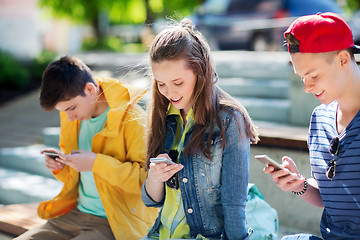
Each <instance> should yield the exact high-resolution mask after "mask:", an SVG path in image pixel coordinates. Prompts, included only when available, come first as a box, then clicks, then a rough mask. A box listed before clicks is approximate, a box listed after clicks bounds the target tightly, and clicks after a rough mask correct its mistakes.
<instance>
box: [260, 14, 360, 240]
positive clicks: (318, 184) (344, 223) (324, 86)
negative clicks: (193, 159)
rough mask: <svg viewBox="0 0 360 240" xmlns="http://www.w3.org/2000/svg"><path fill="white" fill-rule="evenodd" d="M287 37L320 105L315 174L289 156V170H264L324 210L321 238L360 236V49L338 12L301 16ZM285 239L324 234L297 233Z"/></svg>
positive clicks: (313, 148) (313, 149) (313, 146)
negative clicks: (357, 57) (307, 175)
mask: <svg viewBox="0 0 360 240" xmlns="http://www.w3.org/2000/svg"><path fill="white" fill-rule="evenodd" d="M284 37H285V39H286V42H287V46H288V50H289V52H290V55H291V61H292V64H293V67H294V71H295V73H296V74H297V75H299V76H300V77H301V78H302V80H303V82H304V91H305V92H307V93H312V94H314V95H315V97H316V98H318V99H319V100H320V101H321V103H322V105H320V106H318V107H316V108H315V109H314V112H313V114H312V117H311V121H310V128H309V138H308V147H309V152H310V163H311V171H312V177H313V178H311V179H306V178H304V177H302V176H301V175H300V174H299V173H298V171H297V168H296V165H295V163H294V161H293V160H292V159H291V158H289V157H286V156H285V157H283V159H282V161H283V166H284V167H285V168H286V170H279V171H274V168H273V167H270V166H268V167H265V168H264V172H265V173H268V174H271V178H272V180H273V181H274V182H275V183H276V185H277V186H278V187H279V188H281V189H282V190H283V191H292V193H293V194H295V195H298V196H300V197H301V198H302V199H304V200H305V201H306V202H308V203H310V204H312V205H315V206H318V207H322V208H324V211H323V215H322V218H321V224H320V230H321V234H322V237H323V239H360V111H359V110H360V71H359V68H358V66H357V64H356V61H355V58H354V55H353V54H354V53H359V52H360V48H359V47H358V46H355V45H354V42H353V39H352V34H351V29H350V27H349V26H348V24H347V23H346V22H345V21H344V20H343V19H342V18H341V17H340V16H339V15H337V14H334V13H322V14H316V15H310V16H303V17H300V18H298V19H296V20H295V21H294V22H293V23H292V24H291V25H290V27H289V28H288V29H287V30H286V31H285V33H284ZM289 171H290V172H292V174H289ZM298 176H300V179H297V177H298ZM283 239H286V240H288V239H321V238H318V237H316V236H313V235H310V234H297V235H293V236H286V237H284V238H283Z"/></svg>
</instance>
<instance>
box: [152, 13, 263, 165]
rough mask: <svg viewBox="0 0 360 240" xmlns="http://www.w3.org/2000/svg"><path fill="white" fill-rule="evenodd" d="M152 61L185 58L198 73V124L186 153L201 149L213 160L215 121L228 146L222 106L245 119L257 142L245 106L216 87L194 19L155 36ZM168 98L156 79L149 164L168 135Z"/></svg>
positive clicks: (195, 98) (195, 99)
mask: <svg viewBox="0 0 360 240" xmlns="http://www.w3.org/2000/svg"><path fill="white" fill-rule="evenodd" d="M149 57H150V62H151V63H159V62H161V61H165V60H177V59H185V60H186V61H187V66H188V68H189V69H191V70H192V71H193V72H194V73H195V75H196V76H197V80H196V84H195V89H194V94H193V96H192V108H193V111H194V115H195V126H194V131H193V133H192V138H191V140H190V142H189V144H187V146H186V147H185V149H184V150H183V153H184V154H193V153H195V151H196V150H198V149H200V150H201V151H202V152H203V154H204V155H205V156H206V157H207V158H209V159H211V155H210V147H211V135H212V131H213V128H214V121H213V119H215V120H216V124H217V125H218V126H219V128H220V132H221V137H222V139H223V142H222V145H223V146H225V144H226V143H225V136H224V135H225V130H224V129H223V125H222V123H221V119H220V110H221V109H225V110H226V109H229V108H231V109H235V110H238V111H239V112H240V114H241V116H242V118H243V120H244V122H245V126H246V136H248V137H249V138H250V140H251V142H252V143H256V142H257V141H258V134H257V130H256V127H255V126H254V124H253V123H252V121H251V119H250V117H249V115H248V113H247V111H246V109H245V108H244V107H243V106H242V105H241V104H240V103H238V102H236V101H235V100H234V99H233V98H232V97H231V96H230V95H229V94H227V93H225V92H224V91H222V90H221V89H220V88H219V87H217V86H216V82H217V79H218V78H217V74H216V72H215V65H214V63H213V61H212V59H211V55H210V47H209V45H208V43H207V41H206V40H205V38H204V37H203V35H202V34H201V33H200V32H199V31H198V30H197V29H195V27H194V25H193V24H192V22H191V20H189V19H183V20H182V21H181V22H180V23H179V24H177V25H176V26H173V27H171V28H169V29H166V30H163V31H162V32H161V33H159V34H158V35H157V36H156V38H155V39H154V41H153V43H152V45H151V47H150V53H149ZM168 106H169V100H168V99H167V98H166V97H164V96H163V95H162V94H161V93H160V92H159V89H158V86H157V84H156V82H155V81H153V85H152V102H151V103H150V104H149V108H148V111H149V123H148V125H149V126H148V135H147V136H148V139H147V166H149V164H150V162H149V158H150V157H154V156H157V155H158V154H160V153H162V150H163V143H164V139H165V134H166V126H165V117H166V113H167V109H168ZM208 124H209V125H210V132H209V134H210V136H209V138H208V142H207V143H206V144H205V143H204V139H205V130H206V128H207V125H208Z"/></svg>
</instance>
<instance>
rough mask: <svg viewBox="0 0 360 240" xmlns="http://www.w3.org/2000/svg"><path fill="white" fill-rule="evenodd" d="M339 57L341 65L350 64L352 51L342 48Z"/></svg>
mask: <svg viewBox="0 0 360 240" xmlns="http://www.w3.org/2000/svg"><path fill="white" fill-rule="evenodd" d="M337 58H338V61H339V64H340V66H341V67H345V66H348V65H349V64H350V62H351V56H350V53H349V52H348V51H346V50H341V51H339V52H338V54H337Z"/></svg>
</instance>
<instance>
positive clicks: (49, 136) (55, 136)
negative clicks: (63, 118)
mask: <svg viewBox="0 0 360 240" xmlns="http://www.w3.org/2000/svg"><path fill="white" fill-rule="evenodd" d="M42 135H43V143H44V145H46V146H49V147H54V148H59V136H60V127H46V128H44V129H43V130H42Z"/></svg>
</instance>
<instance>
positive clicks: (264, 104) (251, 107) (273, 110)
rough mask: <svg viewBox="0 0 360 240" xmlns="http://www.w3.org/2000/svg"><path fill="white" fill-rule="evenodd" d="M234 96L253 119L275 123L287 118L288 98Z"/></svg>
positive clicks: (285, 121)
mask: <svg viewBox="0 0 360 240" xmlns="http://www.w3.org/2000/svg"><path fill="white" fill-rule="evenodd" d="M234 98H235V99H236V100H238V101H239V102H240V103H241V104H242V105H244V107H245V108H246V110H247V111H248V112H249V114H250V117H251V118H252V119H253V120H257V121H268V122H277V123H287V122H288V120H289V111H290V101H289V100H286V99H265V98H263V99H261V98H243V97H241V98H239V97H234Z"/></svg>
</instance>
